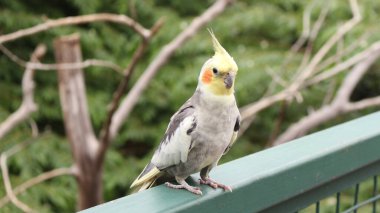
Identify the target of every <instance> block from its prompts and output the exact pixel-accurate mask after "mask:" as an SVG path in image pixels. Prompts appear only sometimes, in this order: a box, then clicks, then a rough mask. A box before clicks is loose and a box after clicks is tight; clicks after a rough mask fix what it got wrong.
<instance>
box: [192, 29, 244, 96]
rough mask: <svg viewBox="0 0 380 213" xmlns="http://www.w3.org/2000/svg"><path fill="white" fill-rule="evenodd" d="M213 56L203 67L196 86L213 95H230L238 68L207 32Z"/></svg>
mask: <svg viewBox="0 0 380 213" xmlns="http://www.w3.org/2000/svg"><path fill="white" fill-rule="evenodd" d="M209 32H210V35H211V38H212V43H213V45H214V51H215V54H214V56H213V57H212V58H210V59H209V60H208V61H206V63H205V64H204V65H203V67H202V70H201V73H200V75H199V80H198V82H199V83H198V86H199V87H200V88H201V89H202V90H205V91H208V92H211V93H212V94H214V95H221V96H222V95H231V94H233V92H234V83H235V76H236V74H237V71H238V66H237V64H236V62H235V61H234V59H233V58H232V57H231V56H230V55H229V54H228V52H227V51H226V50H225V49H224V48H223V47H222V45H220V43H219V41H218V40H217V39H216V37H215V35H214V33H212V31H209Z"/></svg>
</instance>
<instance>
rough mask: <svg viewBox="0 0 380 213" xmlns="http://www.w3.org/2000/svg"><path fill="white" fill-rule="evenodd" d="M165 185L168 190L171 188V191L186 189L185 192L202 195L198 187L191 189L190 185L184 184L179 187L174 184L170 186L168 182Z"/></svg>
mask: <svg viewBox="0 0 380 213" xmlns="http://www.w3.org/2000/svg"><path fill="white" fill-rule="evenodd" d="M165 185H166V186H167V187H169V188H173V189H186V190H187V191H189V192H192V193H194V194H196V195H202V191H201V189H200V188H199V187H192V186H190V185H187V184H186V185H185V184H180V185H175V184H172V183H169V182H166V183H165Z"/></svg>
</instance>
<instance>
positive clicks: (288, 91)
mask: <svg viewBox="0 0 380 213" xmlns="http://www.w3.org/2000/svg"><path fill="white" fill-rule="evenodd" d="M350 6H351V11H352V14H353V18H352V19H350V20H348V21H347V22H345V23H344V24H343V25H342V26H341V27H339V28H338V29H337V31H336V33H335V34H333V35H332V37H330V38H329V39H328V40H327V41H326V43H324V45H323V46H322V47H321V48H320V49H319V50H318V51H317V53H316V54H315V55H314V56H313V58H312V59H311V60H310V62H309V63H308V64H307V65H306V66H305V68H304V69H303V70H302V71H301V72H300V73H299V75H298V76H297V77H296V78H295V79H294V81H292V83H291V84H290V85H289V86H288V87H287V88H285V89H284V90H282V91H280V92H279V93H277V94H275V95H272V96H267V97H264V98H262V99H260V100H259V101H257V102H254V103H251V104H248V105H246V106H244V107H242V108H241V115H242V121H243V124H244V122H247V121H248V120H247V118H249V117H252V116H254V115H255V114H257V113H258V112H259V111H261V110H263V109H265V108H267V107H269V106H271V105H272V104H274V103H276V102H278V101H283V100H289V99H291V98H292V97H297V94H298V97H299V98H302V96H301V95H300V93H299V90H300V89H302V88H304V87H305V86H307V85H309V84H306V81H307V80H308V79H310V78H311V77H313V74H315V70H316V67H317V65H318V64H319V63H320V62H321V60H322V59H323V58H324V57H325V56H326V54H327V53H328V52H329V51H330V50H331V48H332V47H333V46H334V45H335V44H336V43H337V42H338V41H339V40H340V39H342V37H343V36H344V35H345V34H346V33H348V32H349V31H350V30H352V29H353V27H354V26H355V25H356V24H358V23H359V22H360V21H361V15H360V13H359V7H358V4H357V1H356V0H350ZM321 20H323V19H321ZM321 22H322V21H321ZM362 59H363V58H362ZM351 66H352V65H351ZM249 120H251V119H249ZM245 125H247V124H245Z"/></svg>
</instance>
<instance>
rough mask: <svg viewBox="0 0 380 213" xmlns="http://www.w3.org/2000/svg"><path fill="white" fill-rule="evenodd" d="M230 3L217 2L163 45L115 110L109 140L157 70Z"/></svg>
mask: <svg viewBox="0 0 380 213" xmlns="http://www.w3.org/2000/svg"><path fill="white" fill-rule="evenodd" d="M231 2H232V0H217V1H216V2H215V3H214V4H213V5H212V6H211V7H210V8H208V9H207V10H206V11H205V12H204V13H203V14H202V15H200V16H199V17H197V18H195V19H194V20H193V21H192V22H191V24H190V25H189V26H188V27H187V28H186V29H185V30H184V31H182V32H181V33H180V34H179V35H178V36H177V37H176V38H175V39H174V40H172V41H171V42H170V43H169V44H167V45H165V46H164V47H163V48H162V49H161V51H160V52H159V53H158V55H157V56H156V57H155V59H154V60H153V61H152V62H151V63H150V64H149V66H148V67H147V68H146V70H145V71H144V73H143V74H142V75H141V76H140V78H139V79H138V81H137V82H136V84H135V85H134V86H133V88H132V89H131V90H130V91H129V93H128V95H127V97H126V98H125V99H124V100H123V102H122V103H121V105H120V107H119V108H118V109H117V110H116V112H115V115H114V116H113V118H114V119H113V120H112V123H111V128H110V138H111V139H112V138H114V137H115V135H116V134H117V132H118V131H119V129H120V127H121V126H122V124H123V122H124V121H125V119H127V117H128V115H129V113H130V112H131V111H132V109H133V107H134V106H135V105H136V103H137V100H138V98H139V97H140V95H141V93H142V92H143V91H144V90H145V88H146V87H147V86H148V82H149V81H150V80H151V79H152V78H153V76H154V75H155V74H156V73H157V72H158V70H159V69H160V68H161V67H162V66H163V65H164V64H165V63H166V62H167V61H168V60H169V58H170V57H171V56H172V55H173V53H174V52H175V51H176V50H177V49H178V48H179V47H181V46H182V45H183V44H184V43H185V42H186V41H187V40H188V39H190V38H191V37H193V36H194V35H195V33H196V32H197V31H198V30H199V29H200V28H201V27H202V26H204V25H205V24H207V23H208V22H210V21H211V20H213V19H214V18H215V17H216V16H218V15H219V14H221V13H222V12H223V11H224V9H225V8H226V7H227V5H229V4H230V3H231Z"/></svg>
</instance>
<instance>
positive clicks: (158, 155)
mask: <svg viewBox="0 0 380 213" xmlns="http://www.w3.org/2000/svg"><path fill="white" fill-rule="evenodd" d="M209 33H210V36H211V40H212V43H213V49H214V52H215V53H214V55H213V56H212V57H211V58H210V59H208V60H207V61H206V62H205V63H204V64H203V66H202V68H201V70H200V74H199V78H198V85H197V87H196V89H195V92H194V94H193V95H192V96H191V97H190V98H189V99H188V100H187V101H186V102H185V103H184V104H183V105H182V106H181V107H180V108H179V110H178V111H177V112H176V113H175V114H174V115H173V116H172V117H171V119H170V122H169V125H168V127H167V129H166V131H165V134H164V137H163V139H162V140H161V142H160V144H159V146H158V148H157V149H156V150H155V152H154V154H153V157H152V158H151V161H150V162H149V163H148V164H147V165H146V166H145V168H144V170H143V171H142V172H141V174H140V175H139V176H138V177H137V178H136V180H135V181H134V182H133V183H132V185H131V188H137V189H138V191H143V190H145V189H148V188H150V187H152V186H153V185H154V184H155V182H156V180H157V179H158V178H160V177H162V176H164V175H166V176H170V177H174V179H175V181H176V182H177V184H173V183H171V182H165V185H166V186H168V187H169V188H173V189H185V190H188V191H190V192H192V193H194V194H196V195H202V191H201V189H200V188H199V187H193V186H190V185H189V184H188V183H187V182H186V181H185V180H186V178H187V177H189V176H190V175H192V174H194V173H197V172H200V179H199V183H200V184H205V185H208V186H210V187H212V188H214V189H217V188H221V189H223V190H224V191H231V192H232V188H231V187H230V186H227V185H224V184H221V183H218V182H217V181H216V180H213V179H211V178H210V176H209V173H210V171H211V170H212V169H213V168H215V167H216V166H217V164H218V161H219V160H220V158H221V157H222V156H223V155H224V154H226V153H227V152H228V151H229V150H230V148H231V146H232V145H233V144H234V143H235V141H236V138H237V134H238V131H239V128H240V119H241V117H240V113H239V109H238V106H237V103H236V100H235V94H234V93H235V91H234V84H235V78H236V75H237V72H238V66H237V64H236V62H235V60H234V59H233V57H231V56H230V55H229V54H228V52H227V51H226V50H225V49H224V48H223V47H222V45H221V44H220V43H219V41H218V40H217V38H216V36H215V35H214V33H213V32H212V31H211V30H209ZM138 187H139V188H138Z"/></svg>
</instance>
